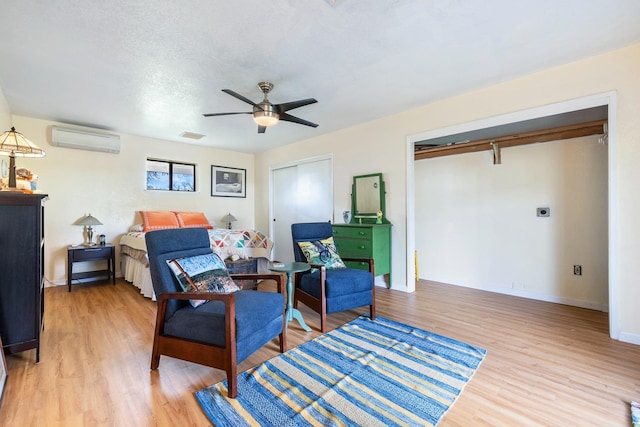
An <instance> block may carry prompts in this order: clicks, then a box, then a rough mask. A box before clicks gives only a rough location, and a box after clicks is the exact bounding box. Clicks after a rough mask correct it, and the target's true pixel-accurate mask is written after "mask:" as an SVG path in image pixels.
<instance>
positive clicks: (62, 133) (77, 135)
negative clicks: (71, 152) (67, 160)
mask: <svg viewBox="0 0 640 427" xmlns="http://www.w3.org/2000/svg"><path fill="white" fill-rule="evenodd" d="M51 145H53V146H55V147H65V148H75V149H77V150H90V151H103V152H105V153H116V154H117V153H119V152H120V135H113V134H109V133H101V132H99V131H93V130H84V129H72V128H63V127H60V126H51Z"/></svg>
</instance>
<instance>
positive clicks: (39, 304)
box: [0, 192, 48, 363]
mask: <svg viewBox="0 0 640 427" xmlns="http://www.w3.org/2000/svg"><path fill="white" fill-rule="evenodd" d="M47 198H48V196H47V195H46V194H23V193H17V192H6V193H0V218H2V221H0V242H1V243H0V244H2V245H4V246H3V247H2V253H3V255H2V257H0V271H2V280H1V281H0V313H2V316H0V337H1V339H2V344H3V346H4V352H5V353H6V354H13V353H18V352H22V351H25V350H30V349H36V363H38V362H39V361H40V334H41V331H42V320H43V315H44V244H45V242H44V201H45V200H46V199H47Z"/></svg>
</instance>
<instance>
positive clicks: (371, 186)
mask: <svg viewBox="0 0 640 427" xmlns="http://www.w3.org/2000/svg"><path fill="white" fill-rule="evenodd" d="M385 194H386V192H385V187H384V181H383V180H382V174H381V173H372V174H369V175H358V176H354V177H353V184H352V187H351V212H352V215H351V221H350V222H351V223H352V224H354V223H357V224H374V223H377V224H388V223H389V221H387V214H386V209H385Z"/></svg>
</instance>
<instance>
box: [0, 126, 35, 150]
mask: <svg viewBox="0 0 640 427" xmlns="http://www.w3.org/2000/svg"><path fill="white" fill-rule="evenodd" d="M0 152H4V153H8V154H9V155H13V156H17V157H44V155H45V152H44V150H43V149H42V148H40V147H38V146H37V145H36V144H34V143H33V142H31V141H29V140H28V139H27V138H25V137H24V135H23V134H21V133H20V132H17V131H16V128H15V127H12V128H11V130H8V131H6V132H3V133H2V135H0Z"/></svg>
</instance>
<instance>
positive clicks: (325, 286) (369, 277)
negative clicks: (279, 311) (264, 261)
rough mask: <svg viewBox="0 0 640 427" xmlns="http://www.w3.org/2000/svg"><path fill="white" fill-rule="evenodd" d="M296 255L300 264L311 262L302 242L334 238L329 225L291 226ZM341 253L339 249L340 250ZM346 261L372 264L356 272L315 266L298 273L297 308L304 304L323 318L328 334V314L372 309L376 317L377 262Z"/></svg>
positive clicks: (373, 317) (322, 322)
mask: <svg viewBox="0 0 640 427" xmlns="http://www.w3.org/2000/svg"><path fill="white" fill-rule="evenodd" d="M291 237H292V238H293V253H294V257H295V260H296V261H299V262H307V259H306V257H305V255H304V253H303V252H302V250H301V248H300V245H299V244H298V243H299V242H313V241H317V240H324V239H327V238H329V237H333V228H332V227H331V224H330V223H328V222H312V223H299V224H292V225H291ZM338 249H339V248H338ZM342 260H343V261H359V262H365V263H367V264H368V271H367V270H359V269H354V268H335V269H327V268H326V267H325V266H324V265H320V264H317V265H316V264H311V267H312V269H311V270H310V271H308V272H303V273H296V275H295V278H294V286H295V291H294V294H293V304H294V307H296V308H297V307H298V302H302V303H304V304H305V305H307V306H308V307H309V308H311V309H312V310H313V311H315V312H316V313H319V314H320V330H321V331H322V332H323V333H324V332H326V326H327V325H326V322H327V314H328V313H336V312H339V311H344V310H351V309H354V308H357V307H362V306H365V305H368V306H369V314H370V316H371V318H372V319H375V317H376V287H375V284H374V277H375V268H374V262H373V259H368V258H367V259H361V258H342Z"/></svg>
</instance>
